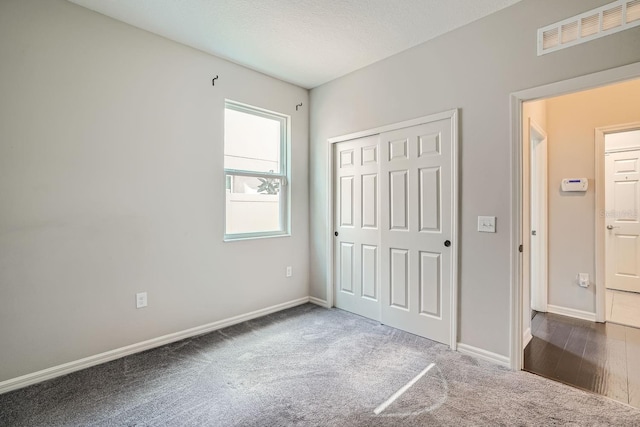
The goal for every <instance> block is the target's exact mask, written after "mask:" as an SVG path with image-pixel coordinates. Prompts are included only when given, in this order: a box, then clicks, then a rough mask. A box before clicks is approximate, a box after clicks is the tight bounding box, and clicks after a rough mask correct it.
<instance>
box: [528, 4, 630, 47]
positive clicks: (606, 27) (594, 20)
mask: <svg viewBox="0 0 640 427" xmlns="http://www.w3.org/2000/svg"><path fill="white" fill-rule="evenodd" d="M639 25H640V0H618V1H615V2H613V3H609V4H607V5H605V6H602V7H599V8H597V9H593V10H590V11H588V12H585V13H582V14H580V15H577V16H574V17H573V18H568V19H565V20H564V21H560V22H556V23H555V24H552V25H547V26H546V27H544V28H540V29H539V30H538V56H540V55H544V54H545V53H549V52H555V51H556V50H560V49H564V48H565V47H570V46H575V45H577V44H580V43H584V42H588V41H590V40H593V39H597V38H600V37H604V36H608V35H609V34H613V33H617V32H619V31H622V30H627V29H629V28H633V27H637V26H639Z"/></svg>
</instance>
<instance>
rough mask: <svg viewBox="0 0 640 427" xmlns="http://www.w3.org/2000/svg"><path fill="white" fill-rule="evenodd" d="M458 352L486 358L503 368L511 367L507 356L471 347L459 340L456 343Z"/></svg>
mask: <svg viewBox="0 0 640 427" xmlns="http://www.w3.org/2000/svg"><path fill="white" fill-rule="evenodd" d="M458 352H460V353H462V354H466V355H467V356H472V357H475V358H478V359H482V360H486V361H487V362H492V363H495V364H496V365H500V366H504V367H505V368H510V367H511V361H510V360H509V358H508V357H507V356H503V355H501V354H497V353H492V352H490V351H487V350H483V349H481V348H477V347H473V346H470V345H467V344H463V343H461V342H459V343H458Z"/></svg>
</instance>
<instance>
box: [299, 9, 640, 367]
mask: <svg viewBox="0 0 640 427" xmlns="http://www.w3.org/2000/svg"><path fill="white" fill-rule="evenodd" d="M606 3H608V0H563V1H561V2H559V1H556V0H523V1H522V2H519V3H517V4H515V5H514V6H511V7H509V8H506V9H504V10H502V11H500V12H498V13H496V14H493V15H490V16H488V17H486V18H484V19H481V20H479V21H476V22H474V23H472V24H470V25H467V26H465V27H463V28H460V29H458V30H456V31H453V32H451V33H448V34H446V35H444V36H441V37H439V38H437V39H435V40H432V41H430V42H427V43H424V44H422V45H419V46H417V47H415V48H412V49H409V50H407V51H405V52H403V53H400V54H398V55H395V56H393V57H391V58H388V59H386V60H383V61H381V62H378V63H376V64H373V65H371V66H368V67H366V68H364V69H361V70H359V71H357V72H354V73H352V74H349V75H347V76H344V77H342V78H340V79H337V80H334V81H332V82H330V83H327V84H325V85H323V86H320V87H318V88H316V89H313V90H312V91H311V152H310V156H311V157H310V168H311V182H310V189H311V192H310V194H311V209H310V212H311V224H312V228H311V293H312V295H313V296H315V297H318V298H324V297H325V284H326V273H325V270H324V268H325V265H326V259H325V256H326V247H325V246H326V245H325V239H326V237H327V233H329V232H331V230H330V229H329V223H328V218H326V215H325V210H326V196H327V191H328V188H327V176H326V167H327V164H326V160H327V157H326V144H327V139H328V138H330V137H334V136H338V135H344V134H347V133H351V132H356V131H360V130H365V129H370V128H374V127H377V126H381V125H384V124H389V123H395V122H399V121H402V120H407V119H411V118H414V117H419V116H423V115H427V114H431V113H436V112H439V111H444V110H448V109H451V108H460V109H461V116H460V120H461V134H460V136H461V206H460V214H461V221H460V222H461V224H460V226H461V229H460V230H461V248H460V249H461V257H460V305H459V310H460V322H459V332H458V333H459V338H458V340H459V341H460V342H463V343H465V344H467V345H471V346H474V347H479V348H482V349H485V350H488V351H491V352H494V353H498V354H501V355H508V354H509V301H510V274H509V253H510V247H509V224H510V217H509V214H510V204H511V200H510V176H509V173H510V166H509V164H510V152H511V151H510V123H511V122H510V119H509V114H510V107H509V94H510V93H512V92H514V91H519V90H522V89H526V88H530V87H536V86H539V85H543V84H546V83H551V82H556V81H560V80H565V79H568V78H572V77H576V76H580V75H584V74H588V73H592V72H596V71H600V70H604V69H608V68H612V67H617V66H621V65H626V64H630V63H634V62H638V61H640V49H639V48H638V46H640V28H635V29H631V30H627V31H624V32H621V33H618V34H615V35H612V36H609V37H604V38H601V39H598V40H595V41H592V42H589V43H585V44H582V45H579V46H576V47H573V48H570V49H565V50H562V51H559V52H557V53H553V54H548V55H545V56H543V57H538V56H537V55H536V30H537V28H539V27H541V26H544V25H547V24H550V23H553V22H555V21H558V20H561V19H564V18H567V17H570V16H572V15H575V14H578V13H581V12H584V11H587V10H589V9H591V8H594V7H598V6H601V5H603V4H606ZM478 215H496V216H497V217H498V222H497V233H496V234H487V233H478V232H477V231H476V225H477V216H478Z"/></svg>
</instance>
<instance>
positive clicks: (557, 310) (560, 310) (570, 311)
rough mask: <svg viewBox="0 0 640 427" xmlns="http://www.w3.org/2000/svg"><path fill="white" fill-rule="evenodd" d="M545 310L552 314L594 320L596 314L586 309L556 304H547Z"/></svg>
mask: <svg viewBox="0 0 640 427" xmlns="http://www.w3.org/2000/svg"><path fill="white" fill-rule="evenodd" d="M547 311H548V312H549V313H553V314H560V315H562V316H567V317H575V318H576V319H582V320H589V321H591V322H595V321H596V314H595V313H591V312H588V311H582V310H576V309H574V308H566V307H560V306H558V305H551V304H548V305H547Z"/></svg>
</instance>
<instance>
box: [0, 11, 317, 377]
mask: <svg viewBox="0 0 640 427" xmlns="http://www.w3.org/2000/svg"><path fill="white" fill-rule="evenodd" d="M216 74H218V75H219V76H220V78H219V79H218V80H217V81H216V85H215V87H212V85H211V78H212V77H213V76H215V75H216ZM225 98H230V99H233V100H237V101H240V102H244V103H249V104H253V105H257V106H260V107H264V108H267V109H271V110H275V111H279V112H282V113H285V114H289V115H291V116H292V125H293V126H292V127H293V142H292V155H293V171H292V191H293V195H292V200H293V206H292V212H293V213H292V230H293V235H292V237H285V238H276V239H263V240H253V241H238V242H232V243H223V241H222V238H223V232H224V230H223V216H222V215H223V212H224V181H223V175H222V168H223V144H222V138H223V130H222V121H223V109H224V99H225ZM300 102H302V103H303V105H305V106H306V105H308V91H307V90H304V89H301V88H298V87H295V86H292V85H290V84H286V83H283V82H282V81H279V80H275V79H273V78H269V77H267V76H265V75H262V74H259V73H256V72H253V71H250V70H248V69H246V68H243V67H240V66H237V65H234V64H231V63H229V62H226V61H223V60H220V59H217V58H215V57H212V56H210V55H207V54H204V53H202V52H200V51H197V50H194V49H191V48H187V47H185V46H182V45H179V44H177V43H174V42H171V41H168V40H166V39H163V38H161V37H158V36H156V35H153V34H150V33H147V32H145V31H141V30H138V29H135V28H133V27H130V26H128V25H126V24H122V23H119V22H117V21H115V20H112V19H110V18H106V17H104V16H102V15H99V14H97V13H94V12H90V11H88V10H86V9H84V8H81V7H79V6H76V5H74V4H71V3H68V2H66V1H63V0H40V1H35V0H2V1H0V361H1V363H0V381H2V380H6V379H9V378H14V377H17V376H20V375H23V374H27V373H31V372H34V371H37V370H40V369H44V368H47V367H50V366H55V365H59V364H61V363H64V362H69V361H73V360H77V359H80V358H83V357H86V356H90V355H94V354H97V353H100V352H104V351H107V350H112V349H115V348H119V347H122V346H126V345H128V344H132V343H137V342H140V341H143V340H147V339H151V338H155V337H158V336H161V335H164V334H168V333H172V332H177V331H182V330H184V329H187V328H191V327H195V326H200V325H203V324H207V323H209V322H213V321H216V320H220V319H225V318H228V317H231V316H235V315H239V314H243V313H247V312H251V311H254V310H257V309H261V308H265V307H269V306H272V305H275V304H279V303H283V302H287V301H291V300H294V299H297V298H301V297H306V296H308V294H309V287H308V271H309V264H308V263H309V250H308V248H309V222H308V218H309V212H308V205H309V202H308V158H309V153H308V147H309V144H308V114H307V111H308V110H307V109H306V108H304V109H302V110H301V111H299V112H296V110H295V105H296V104H298V103H300ZM287 265H291V266H293V272H294V276H293V277H292V278H290V279H286V278H285V267H286V266H287ZM140 291H147V292H148V293H149V306H148V307H147V308H145V309H141V310H136V309H135V293H136V292H140Z"/></svg>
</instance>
